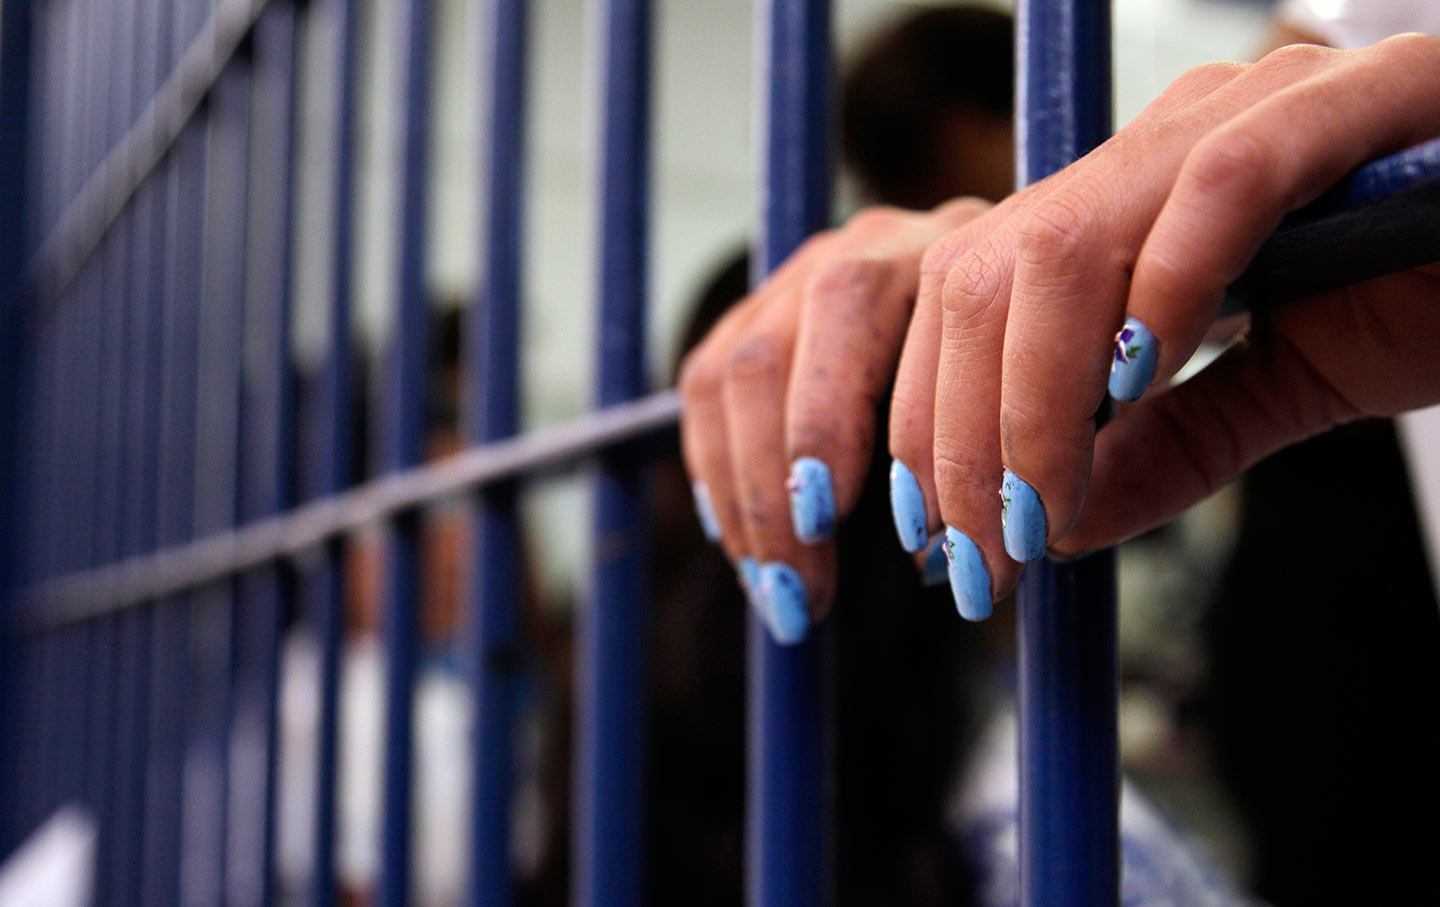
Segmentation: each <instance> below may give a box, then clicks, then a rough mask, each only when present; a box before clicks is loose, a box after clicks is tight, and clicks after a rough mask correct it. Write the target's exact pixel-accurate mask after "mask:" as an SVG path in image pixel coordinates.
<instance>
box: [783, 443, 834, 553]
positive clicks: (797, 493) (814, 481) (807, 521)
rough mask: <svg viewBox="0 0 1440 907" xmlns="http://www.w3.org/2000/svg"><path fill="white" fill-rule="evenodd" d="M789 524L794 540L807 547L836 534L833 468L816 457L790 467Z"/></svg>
mask: <svg viewBox="0 0 1440 907" xmlns="http://www.w3.org/2000/svg"><path fill="white" fill-rule="evenodd" d="M785 487H786V488H788V489H789V490H790V521H791V523H793V524H794V527H795V537H796V538H797V539H799V540H800V541H802V542H804V543H805V544H807V545H814V544H815V543H817V542H823V541H825V540H826V539H828V538H830V536H832V535H834V534H835V489H834V486H833V485H831V483H830V467H829V466H826V465H825V462H824V461H823V460H817V459H816V458H815V457H800V458H799V459H798V460H796V461H795V462H794V463H792V464H790V478H789V479H788V480H787V481H786V482H785Z"/></svg>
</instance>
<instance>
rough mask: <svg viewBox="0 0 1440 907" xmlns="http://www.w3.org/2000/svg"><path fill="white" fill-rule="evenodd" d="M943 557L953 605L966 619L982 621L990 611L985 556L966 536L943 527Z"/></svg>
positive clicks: (991, 604)
mask: <svg viewBox="0 0 1440 907" xmlns="http://www.w3.org/2000/svg"><path fill="white" fill-rule="evenodd" d="M945 559H946V562H947V565H948V567H947V572H948V573H949V576H950V591H951V593H952V594H953V595H954V596H955V608H956V610H957V611H959V612H960V616H961V617H963V618H965V619H966V620H984V619H985V618H987V617H989V616H990V615H991V613H992V612H993V611H994V607H995V606H994V602H993V600H992V599H991V596H990V571H989V570H987V569H986V568H985V557H984V555H982V554H981V553H980V548H979V546H978V545H976V544H975V543H974V542H973V541H971V539H970V537H969V536H968V535H966V534H965V533H963V532H961V531H960V530H958V529H956V528H955V527H953V526H947V527H945Z"/></svg>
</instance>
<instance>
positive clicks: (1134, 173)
mask: <svg viewBox="0 0 1440 907" xmlns="http://www.w3.org/2000/svg"><path fill="white" fill-rule="evenodd" d="M1312 51H1313V52H1303V53H1299V54H1292V55H1289V56H1288V57H1286V58H1285V59H1282V60H1280V61H1278V62H1275V63H1272V64H1271V65H1270V66H1267V67H1262V66H1255V67H1250V68H1248V69H1239V68H1236V67H1233V66H1221V67H1214V68H1205V69H1202V70H1198V71H1196V72H1195V73H1194V74H1193V75H1192V76H1191V77H1190V78H1189V79H1188V84H1187V86H1185V90H1184V91H1183V92H1182V93H1183V95H1184V97H1185V99H1186V101H1187V102H1188V104H1189V106H1188V107H1187V108H1185V109H1175V108H1172V109H1170V110H1168V111H1167V112H1166V114H1165V116H1164V118H1163V119H1159V120H1156V121H1155V122H1153V123H1147V124H1142V125H1141V128H1137V129H1130V130H1127V131H1126V132H1124V133H1122V134H1120V135H1118V136H1116V138H1115V139H1113V140H1111V141H1110V142H1108V143H1106V145H1105V146H1104V147H1102V148H1101V149H1099V150H1097V152H1095V153H1094V154H1092V155H1091V156H1090V157H1089V158H1087V159H1086V160H1085V161H1083V162H1081V163H1079V164H1077V165H1076V166H1075V167H1074V168H1071V170H1070V171H1068V173H1067V178H1066V179H1064V180H1061V181H1059V182H1057V185H1056V187H1055V188H1054V189H1052V190H1051V191H1050V192H1049V193H1048V194H1047V195H1046V196H1045V197H1044V198H1043V199H1041V200H1039V201H1038V202H1037V203H1036V204H1034V205H1033V206H1032V208H1031V210H1029V211H1028V212H1027V214H1026V215H1025V216H1024V217H1023V219H1021V222H1020V224H1019V226H1018V227H1017V233H1016V240H1015V242H1016V254H1015V277H1014V289H1013V292H1012V294H1011V299H1010V306H1009V314H1008V322H1007V326H1006V331H1005V353H1004V368H1003V375H1002V391H1001V405H1000V420H999V425H1000V436H1001V445H1002V450H1003V459H1004V464H1005V470H1004V473H1003V477H1002V480H1001V482H1002V488H1001V510H1000V514H1001V524H1002V527H1003V534H1004V539H1005V549H1006V552H1007V553H1008V555H1009V556H1010V557H1011V558H1013V559H1014V560H1016V561H1020V562H1022V563H1023V562H1028V561H1033V560H1037V559H1038V558H1040V557H1041V556H1042V555H1043V554H1044V553H1045V549H1046V547H1047V545H1048V544H1049V543H1051V542H1053V541H1054V540H1056V539H1058V538H1059V537H1061V536H1063V535H1065V534H1066V533H1067V532H1068V531H1069V530H1070V527H1071V526H1072V525H1073V523H1074V520H1075V518H1076V515H1077V513H1078V511H1079V508H1080V506H1081V502H1082V501H1083V499H1084V496H1085V492H1086V487H1087V483H1088V481H1089V477H1090V463H1091V453H1092V450H1093V445H1094V440H1095V413H1096V411H1097V410H1098V408H1099V406H1100V404H1101V402H1102V401H1103V399H1104V396H1105V393H1106V390H1107V379H1109V380H1108V385H1109V389H1110V390H1111V392H1112V393H1116V381H1115V378H1116V377H1117V376H1118V377H1120V378H1124V376H1125V375H1127V374H1128V375H1134V374H1136V373H1137V372H1140V371H1143V370H1144V369H1145V368H1146V366H1147V365H1148V364H1153V363H1154V361H1155V345H1156V341H1155V338H1154V337H1153V336H1151V335H1150V334H1149V333H1148V332H1147V331H1146V329H1145V327H1144V326H1143V325H1141V324H1139V323H1136V322H1134V321H1125V307H1126V300H1127V296H1129V294H1130V274H1131V271H1132V269H1133V268H1134V267H1135V262H1136V260H1137V259H1138V258H1139V256H1140V254H1141V248H1142V246H1143V244H1144V243H1145V241H1146V237H1147V235H1148V234H1149V232H1150V229H1151V227H1152V226H1153V224H1154V222H1155V218H1156V216H1157V215H1158V214H1159V212H1160V211H1161V210H1162V209H1163V207H1164V205H1165V204H1166V200H1167V198H1168V196H1169V193H1170V188H1171V187H1172V185H1173V184H1174V180H1175V174H1176V173H1177V172H1179V171H1180V170H1181V167H1182V165H1183V164H1184V162H1185V160H1186V159H1187V155H1188V154H1189V152H1190V149H1191V148H1192V147H1194V145H1195V143H1196V142H1197V141H1202V140H1203V138H1204V136H1205V135H1206V134H1207V133H1209V132H1210V131H1211V130H1213V129H1214V128H1216V126H1217V125H1218V124H1224V123H1225V122H1227V121H1229V120H1231V119H1232V118H1234V117H1235V116H1237V115H1243V114H1244V111H1246V110H1247V109H1249V108H1251V107H1252V106H1253V105H1254V104H1255V103H1257V102H1260V101H1262V100H1263V99H1264V98H1266V97H1268V96H1270V95H1272V94H1273V93H1274V92H1275V91H1276V89H1277V85H1280V86H1283V85H1284V84H1289V83H1292V82H1295V81H1297V80H1303V79H1305V78H1307V77H1309V76H1311V75H1313V73H1314V72H1315V71H1317V70H1323V69H1325V68H1327V67H1330V66H1332V65H1333V64H1334V62H1335V60H1336V59H1337V52H1335V51H1328V50H1322V49H1318V48H1313V49H1312ZM1282 64H1283V65H1282ZM1217 302H1218V300H1217ZM1166 303H1167V305H1169V306H1171V308H1172V309H1177V308H1178V309H1181V311H1172V312H1169V313H1168V314H1169V315H1170V316H1171V319H1172V321H1174V320H1178V319H1185V318H1188V319H1189V321H1190V323H1192V324H1194V325H1195V326H1196V327H1197V328H1201V330H1199V331H1197V332H1196V333H1195V335H1194V336H1193V337H1189V336H1187V337H1186V338H1185V341H1184V342H1183V343H1176V344H1174V345H1173V348H1172V352H1174V351H1179V352H1183V353H1184V355H1185V356H1186V357H1187V358H1188V355H1189V353H1190V352H1193V350H1194V347H1195V346H1197V345H1198V344H1199V342H1200V340H1201V338H1202V337H1203V326H1204V325H1207V324H1209V323H1210V321H1211V320H1212V318H1213V316H1214V307H1213V306H1208V305H1207V306H1205V307H1202V308H1201V309H1199V310H1197V311H1184V310H1183V306H1176V304H1175V302H1174V301H1173V300H1167V301H1166ZM1122 322H1124V324H1123V326H1122ZM1146 382H1147V383H1148V375H1147V378H1146ZM1143 386H1144V385H1143V384H1142V385H1141V387H1142V388H1143ZM1116 395H1117V396H1121V397H1125V396H1126V395H1125V394H1121V393H1117V394H1116ZM1127 399H1128V398H1127Z"/></svg>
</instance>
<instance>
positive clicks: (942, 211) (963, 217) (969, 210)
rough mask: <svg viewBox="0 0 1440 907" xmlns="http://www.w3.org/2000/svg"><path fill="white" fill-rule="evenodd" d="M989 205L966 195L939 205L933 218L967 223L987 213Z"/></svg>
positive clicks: (983, 200) (984, 201)
mask: <svg viewBox="0 0 1440 907" xmlns="http://www.w3.org/2000/svg"><path fill="white" fill-rule="evenodd" d="M990 208H991V203H990V202H988V201H986V200H985V199H983V198H976V197H975V196H973V195H966V196H962V197H960V198H952V199H951V200H950V201H948V202H945V203H943V204H941V205H940V206H939V207H938V208H936V209H935V212H934V213H935V216H936V217H938V218H939V219H940V220H942V221H945V222H947V223H948V222H955V221H958V222H960V223H968V222H969V221H972V220H974V219H975V218H977V217H979V216H980V215H982V214H984V213H985V212H986V211H989V210H990Z"/></svg>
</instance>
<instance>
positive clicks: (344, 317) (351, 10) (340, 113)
mask: <svg viewBox="0 0 1440 907" xmlns="http://www.w3.org/2000/svg"><path fill="white" fill-rule="evenodd" d="M311 15H312V17H316V18H318V17H324V20H323V24H324V27H325V28H326V29H327V30H328V31H329V33H330V34H331V35H332V36H333V39H334V40H333V45H332V46H334V47H335V48H336V55H335V59H334V61H333V65H334V67H335V79H336V96H335V99H334V100H335V107H334V109H335V110H336V111H337V114H336V128H335V130H334V141H335V144H334V146H333V147H332V148H331V149H330V150H331V154H332V160H333V162H334V163H333V167H332V170H331V183H330V186H329V191H330V194H331V199H332V205H333V207H332V211H333V217H334V219H333V221H332V223H331V224H330V230H331V233H330V236H331V246H330V255H331V261H330V312H329V322H328V326H327V331H326V334H327V338H328V341H329V342H328V344H327V349H326V356H325V362H324V366H323V369H322V372H321V375H320V380H319V382H318V385H319V393H318V395H317V397H316V398H315V407H314V411H313V412H312V413H310V418H309V419H307V420H306V424H307V425H309V426H311V427H312V431H313V432H314V434H313V436H311V437H308V438H307V439H306V447H307V449H309V450H311V451H314V459H313V469H312V471H311V473H310V474H309V476H308V482H307V487H306V496H307V497H308V498H311V499H323V498H325V497H327V496H329V495H333V494H335V493H337V492H339V491H341V490H342V489H344V488H346V487H347V486H349V485H350V483H351V482H352V481H354V475H353V470H352V469H351V465H350V464H351V445H352V444H353V443H354V442H355V438H354V425H353V424H352V422H353V420H352V418H351V405H352V404H351V397H352V391H351V385H350V382H351V374H352V368H351V358H352V356H353V355H354V352H353V349H352V342H351V336H350V333H351V324H350V302H351V288H352V284H353V279H352V272H351V261H352V256H353V255H354V241H353V240H354V235H355V232H354V213H355V183H356V180H355V135H356V117H357V110H356V106H357V105H356V85H357V82H358V74H357V69H358V65H359V51H358V48H357V43H358V35H359V32H360V29H359V27H358V19H357V9H356V0H326V2H323V3H316V4H314V5H312V7H311ZM313 21H315V19H312V22H313ZM343 570H344V543H343V542H342V541H341V539H340V538H338V537H336V538H332V539H330V540H328V541H327V542H326V544H325V546H324V549H323V551H322V553H321V556H320V558H319V560H318V561H317V562H316V563H315V565H314V567H313V572H311V573H310V574H309V575H308V576H307V577H306V583H305V592H306V598H307V610H308V612H309V613H310V614H311V615H312V619H313V620H314V621H315V626H316V631H317V636H318V637H319V641H320V678H319V681H320V710H319V726H318V727H317V729H316V733H317V737H318V740H319V743H318V750H317V758H316V763H315V772H316V774H315V812H314V815H315V820H314V833H315V838H314V851H313V853H314V862H313V866H312V869H311V871H312V873H313V874H314V878H313V894H312V897H311V902H312V903H313V904H314V905H315V907H331V905H333V904H334V903H335V894H336V892H335V830H336V780H337V777H338V773H339V763H340V760H339V735H340V653H341V645H342V642H343V636H344V632H345V614H344V605H345V602H344V572H343Z"/></svg>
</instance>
